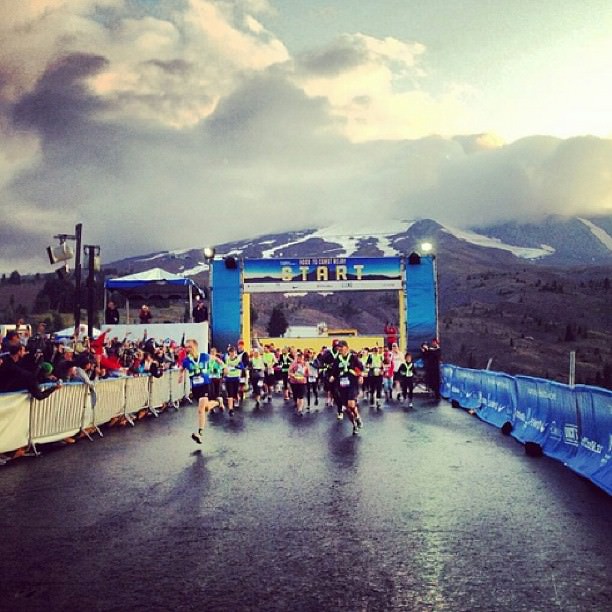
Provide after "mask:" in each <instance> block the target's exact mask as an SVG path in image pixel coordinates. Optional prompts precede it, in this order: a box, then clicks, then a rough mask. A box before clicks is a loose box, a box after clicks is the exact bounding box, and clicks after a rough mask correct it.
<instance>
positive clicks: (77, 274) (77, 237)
mask: <svg viewBox="0 0 612 612" xmlns="http://www.w3.org/2000/svg"><path fill="white" fill-rule="evenodd" d="M82 233H83V224H82V223H77V224H76V225H75V226H74V234H56V235H55V236H53V237H54V238H55V239H56V240H59V243H60V244H59V247H57V248H55V249H53V248H51V247H47V255H48V256H49V261H50V262H51V264H56V263H58V262H60V261H63V262H64V266H65V270H66V271H67V270H68V263H67V262H68V260H69V259H72V257H73V256H74V258H75V260H74V330H75V333H76V334H78V333H79V327H80V325H81V235H82ZM66 240H74V241H75V242H76V248H75V251H74V252H73V251H72V249H71V248H70V247H69V246H68V245H67V244H66ZM60 270H61V268H58V270H57V272H58V273H60ZM60 276H61V273H60Z"/></svg>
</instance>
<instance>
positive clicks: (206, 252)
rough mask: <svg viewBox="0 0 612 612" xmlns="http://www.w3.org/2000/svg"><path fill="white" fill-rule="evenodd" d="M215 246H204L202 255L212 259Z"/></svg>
mask: <svg viewBox="0 0 612 612" xmlns="http://www.w3.org/2000/svg"><path fill="white" fill-rule="evenodd" d="M215 253H216V251H215V247H204V257H205V258H206V259H213V258H214V257H215Z"/></svg>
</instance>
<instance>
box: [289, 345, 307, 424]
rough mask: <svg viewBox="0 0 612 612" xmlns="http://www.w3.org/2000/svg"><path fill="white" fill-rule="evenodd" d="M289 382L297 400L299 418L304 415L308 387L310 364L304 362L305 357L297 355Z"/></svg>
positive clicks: (296, 408) (291, 367)
mask: <svg viewBox="0 0 612 612" xmlns="http://www.w3.org/2000/svg"><path fill="white" fill-rule="evenodd" d="M288 376H289V382H290V383H291V391H292V394H293V399H294V400H295V411H296V413H297V414H298V415H299V416H302V414H303V413H304V393H305V392H306V386H307V385H308V376H309V370H308V364H307V363H306V362H305V361H304V355H303V354H302V353H297V354H296V356H295V361H294V362H293V363H292V364H291V365H290V366H289V372H288Z"/></svg>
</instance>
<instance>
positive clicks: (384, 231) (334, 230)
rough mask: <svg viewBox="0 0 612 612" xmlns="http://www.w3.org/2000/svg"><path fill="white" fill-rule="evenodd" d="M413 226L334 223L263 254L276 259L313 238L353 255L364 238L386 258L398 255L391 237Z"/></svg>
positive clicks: (402, 223)
mask: <svg viewBox="0 0 612 612" xmlns="http://www.w3.org/2000/svg"><path fill="white" fill-rule="evenodd" d="M412 224H413V222H412V221H395V220H382V221H379V222H377V221H376V220H373V219H369V220H368V221H367V223H366V222H364V223H363V224H362V225H355V224H354V223H352V222H351V221H347V222H344V223H334V224H333V225H330V226H328V227H324V228H321V229H318V230H316V231H314V232H312V233H311V234H308V235H306V236H302V237H301V238H298V239H297V240H292V241H291V242H287V243H286V244H279V245H277V246H275V247H272V248H271V249H267V250H265V251H263V252H262V257H274V256H275V253H277V252H278V251H279V250H283V249H286V248H287V247H290V246H294V245H297V244H300V243H303V242H306V241H307V240H310V239H312V238H319V239H321V240H324V241H325V242H331V243H335V244H339V245H340V247H341V248H342V250H343V251H344V252H345V254H346V255H352V254H353V253H354V252H355V251H357V249H358V248H359V243H360V242H361V241H362V240H363V239H364V238H366V239H367V238H374V239H375V240H376V246H377V247H378V248H379V249H380V250H381V251H382V253H383V255H384V256H386V257H392V256H394V255H398V251H397V249H395V248H394V247H393V246H391V242H390V240H389V236H393V235H395V234H399V233H401V232H405V231H406V230H408V228H409V227H410V226H411V225H412Z"/></svg>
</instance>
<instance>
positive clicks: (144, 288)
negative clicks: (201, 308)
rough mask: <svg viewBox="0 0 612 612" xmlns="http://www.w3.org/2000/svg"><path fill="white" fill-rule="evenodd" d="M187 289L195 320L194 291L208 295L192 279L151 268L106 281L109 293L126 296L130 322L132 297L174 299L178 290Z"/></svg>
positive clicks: (190, 310) (190, 308)
mask: <svg viewBox="0 0 612 612" xmlns="http://www.w3.org/2000/svg"><path fill="white" fill-rule="evenodd" d="M180 287H185V288H186V289H187V291H188V294H189V312H190V313H192V319H193V291H194V289H195V291H196V292H197V293H200V294H202V295H206V293H205V291H203V290H202V289H200V288H199V287H198V285H197V284H196V283H195V282H194V281H193V280H192V279H190V278H187V277H186V276H181V275H180V274H173V273H172V272H168V271H166V270H163V269H162V268H151V269H150V270H145V271H144V272H138V273H137V274H130V275H128V276H122V277H120V278H109V279H106V280H105V281H104V288H105V289H106V290H107V291H110V292H113V291H117V292H118V293H121V294H123V295H125V296H126V310H127V318H128V321H129V319H130V297H132V298H134V299H135V298H136V297H138V298H140V297H141V296H144V295H148V296H155V295H164V296H166V297H170V298H172V297H174V296H175V294H176V291H177V289H179V288H180ZM106 297H107V296H106V291H105V292H104V308H105V309H106Z"/></svg>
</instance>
